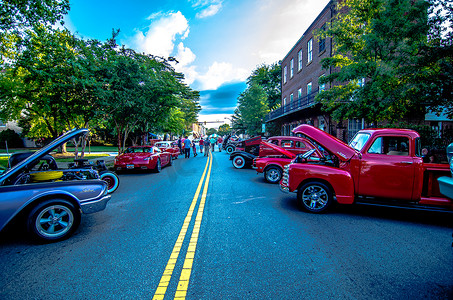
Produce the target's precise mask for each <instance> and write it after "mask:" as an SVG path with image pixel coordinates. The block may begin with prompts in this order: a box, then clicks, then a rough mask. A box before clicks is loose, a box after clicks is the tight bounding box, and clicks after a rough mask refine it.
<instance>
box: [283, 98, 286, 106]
mask: <svg viewBox="0 0 453 300" xmlns="http://www.w3.org/2000/svg"><path fill="white" fill-rule="evenodd" d="M285 105H286V97H285V98H283V106H285Z"/></svg>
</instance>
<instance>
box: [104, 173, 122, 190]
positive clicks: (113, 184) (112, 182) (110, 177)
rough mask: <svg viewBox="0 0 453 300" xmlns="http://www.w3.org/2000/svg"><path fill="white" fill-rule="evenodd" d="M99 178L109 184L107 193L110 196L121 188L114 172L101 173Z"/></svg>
mask: <svg viewBox="0 0 453 300" xmlns="http://www.w3.org/2000/svg"><path fill="white" fill-rule="evenodd" d="M99 178H100V179H101V180H104V181H105V182H107V191H108V193H109V194H111V193H113V192H114V191H116V189H117V188H118V187H119V186H120V179H119V177H118V175H116V173H114V172H111V171H101V172H100V173H99Z"/></svg>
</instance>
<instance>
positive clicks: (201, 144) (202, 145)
mask: <svg viewBox="0 0 453 300" xmlns="http://www.w3.org/2000/svg"><path fill="white" fill-rule="evenodd" d="M198 145H200V153H203V148H204V140H203V137H201V139H200V141H199V142H198Z"/></svg>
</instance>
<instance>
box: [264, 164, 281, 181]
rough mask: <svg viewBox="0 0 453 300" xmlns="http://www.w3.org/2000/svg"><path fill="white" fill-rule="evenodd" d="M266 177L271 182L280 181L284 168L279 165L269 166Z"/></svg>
mask: <svg viewBox="0 0 453 300" xmlns="http://www.w3.org/2000/svg"><path fill="white" fill-rule="evenodd" d="M264 178H265V179H266V181H267V182H269V183H278V182H279V181H280V180H281V179H282V170H280V168H278V167H270V168H267V169H266V171H265V172H264Z"/></svg>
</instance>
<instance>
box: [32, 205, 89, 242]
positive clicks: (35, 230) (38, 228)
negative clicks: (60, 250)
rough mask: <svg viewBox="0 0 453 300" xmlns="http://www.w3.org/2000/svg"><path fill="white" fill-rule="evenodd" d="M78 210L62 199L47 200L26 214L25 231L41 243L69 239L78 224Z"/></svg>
mask: <svg viewBox="0 0 453 300" xmlns="http://www.w3.org/2000/svg"><path fill="white" fill-rule="evenodd" d="M80 218H81V215H80V210H79V209H78V208H76V207H75V206H74V205H73V204H72V203H71V202H69V201H67V200H64V199H49V200H46V201H44V202H41V203H39V204H38V205H36V206H35V207H34V208H33V209H32V210H31V211H30V213H29V214H28V219H27V231H28V233H29V234H30V235H31V237H32V238H33V239H34V240H36V241H38V242H41V243H50V242H57V241H61V240H64V239H66V238H68V237H70V236H71V235H72V234H73V233H74V231H76V229H77V227H78V226H79V224H80Z"/></svg>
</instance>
